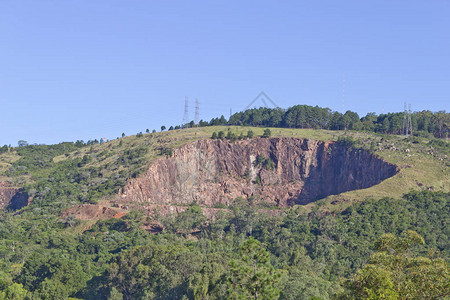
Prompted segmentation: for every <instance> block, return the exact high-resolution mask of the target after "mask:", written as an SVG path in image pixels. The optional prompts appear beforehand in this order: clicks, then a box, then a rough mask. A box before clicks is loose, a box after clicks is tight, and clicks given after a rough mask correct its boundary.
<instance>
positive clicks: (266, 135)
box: [262, 128, 272, 138]
mask: <svg viewBox="0 0 450 300" xmlns="http://www.w3.org/2000/svg"><path fill="white" fill-rule="evenodd" d="M271 135H272V132H271V131H270V129H269V128H267V129H265V130H264V133H263V135H262V137H264V138H267V137H270V136H271Z"/></svg>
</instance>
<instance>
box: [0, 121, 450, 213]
mask: <svg viewBox="0 0 450 300" xmlns="http://www.w3.org/2000/svg"><path fill="white" fill-rule="evenodd" d="M249 130H250V131H253V132H254V134H255V136H261V135H262V134H263V129H262V128H255V127H235V126H229V127H201V128H189V129H183V130H173V131H167V132H159V133H149V134H144V135H142V136H139V135H138V136H130V137H124V138H121V139H118V140H113V141H109V142H107V143H104V144H97V145H90V146H78V147H77V146H75V145H70V144H69V143H63V144H59V145H55V146H28V147H25V148H29V149H21V148H13V150H12V151H10V152H7V153H3V154H1V155H0V162H1V166H2V169H1V173H0V174H1V175H0V176H1V177H0V180H2V181H3V182H9V188H8V189H11V188H19V189H20V188H25V190H26V192H28V194H29V196H30V198H31V199H35V202H36V201H43V202H44V203H45V202H46V201H48V200H49V198H51V196H50V195H46V196H45V197H44V196H42V195H41V194H42V193H41V192H42V191H43V190H45V189H46V188H47V189H48V188H50V189H52V190H53V189H56V190H57V191H55V193H57V195H55V196H54V197H60V198H61V197H64V196H68V195H71V199H70V200H71V201H74V200H75V201H77V200H78V201H79V202H86V201H87V202H89V203H95V202H97V201H99V200H112V199H113V198H114V196H115V195H116V194H117V192H118V190H119V189H120V188H122V187H124V186H125V184H126V183H127V182H129V181H130V180H131V179H132V178H135V177H137V176H139V174H142V173H145V172H146V171H147V169H148V168H149V165H150V164H151V163H152V162H153V161H155V160H157V159H158V158H159V157H165V156H166V155H167V154H169V153H172V152H173V150H174V149H177V148H179V147H181V146H183V145H186V144H189V143H192V142H193V141H196V140H201V139H210V137H211V135H212V133H213V132H220V131H223V132H225V133H226V132H228V131H231V132H232V133H233V134H234V135H235V136H237V137H239V136H241V135H243V136H246V135H247V133H248V131H249ZM272 136H273V137H292V138H296V139H307V140H312V141H322V142H328V141H337V140H338V139H339V137H346V138H347V139H353V141H352V147H354V148H363V149H366V150H368V151H370V153H372V154H374V155H375V156H377V157H380V158H382V159H383V160H384V161H386V162H387V163H390V164H393V165H395V166H397V167H398V171H399V173H398V174H397V175H396V176H394V177H393V178H389V179H388V180H385V181H383V182H381V183H380V184H378V185H375V186H372V187H370V188H365V189H363V190H355V191H349V192H346V193H343V194H340V195H331V196H329V197H327V198H326V199H323V200H320V201H319V202H318V204H319V205H321V206H323V205H324V204H326V205H325V206H326V209H330V210H334V209H338V210H339V209H341V210H342V209H343V208H345V206H346V205H348V203H351V202H352V201H357V200H361V199H366V198H377V197H384V196H391V197H399V196H401V195H403V194H405V193H407V192H409V191H410V190H411V189H419V190H421V189H433V190H437V191H444V192H448V191H449V189H450V187H449V182H450V177H449V173H450V172H449V160H448V154H449V150H448V149H449V147H448V142H445V141H443V140H429V139H425V138H419V137H414V138H409V139H404V138H403V137H401V136H392V135H389V136H386V135H379V134H378V135H376V134H370V133H361V132H352V131H326V130H311V129H281V128H273V129H272ZM69 145H70V146H69ZM52 148H60V149H57V150H55V149H52ZM21 155H22V156H21ZM66 170H67V172H66ZM374 172H375V171H374ZM49 179H50V180H49ZM55 179H56V180H55ZM60 181H67V182H65V183H64V186H61V185H60V184H58V186H54V185H55V183H56V182H60ZM4 185H5V184H4ZM5 189H6V186H5V187H4V188H3V190H5ZM54 197H53V198H51V199H53V200H54ZM74 198H75V199H74ZM314 200H316V199H314ZM50 201H52V200H50ZM308 202H310V201H308ZM41 204H43V203H41ZM58 204H60V205H61V206H62V207H68V206H69V205H68V203H58ZM51 205H52V206H53V207H54V205H55V203H54V202H52V204H51ZM311 205H314V204H311ZM311 205H310V206H311ZM324 208H325V207H324Z"/></svg>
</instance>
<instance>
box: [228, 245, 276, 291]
mask: <svg viewBox="0 0 450 300" xmlns="http://www.w3.org/2000/svg"><path fill="white" fill-rule="evenodd" d="M239 254H240V256H241V258H240V259H232V260H230V273H231V275H230V276H229V278H228V287H229V289H228V295H229V297H230V299H278V298H279V296H280V290H279V288H278V287H277V284H278V280H279V278H280V273H279V272H277V271H275V269H274V268H273V266H272V265H271V263H270V254H269V252H267V251H266V250H265V249H264V248H263V247H262V245H261V243H260V242H259V241H257V240H255V239H254V238H253V237H250V239H248V240H247V241H245V242H244V244H243V245H242V246H241V248H240V250H239Z"/></svg>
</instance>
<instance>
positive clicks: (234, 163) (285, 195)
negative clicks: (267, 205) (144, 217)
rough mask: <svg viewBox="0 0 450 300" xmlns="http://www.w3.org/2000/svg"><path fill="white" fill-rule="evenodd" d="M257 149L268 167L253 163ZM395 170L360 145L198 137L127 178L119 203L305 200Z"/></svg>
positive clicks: (352, 187) (371, 182)
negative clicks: (356, 147) (271, 164)
mask: <svg viewBox="0 0 450 300" xmlns="http://www.w3.org/2000/svg"><path fill="white" fill-rule="evenodd" d="M258 155H262V156H264V157H265V158H266V159H268V158H270V159H271V160H272V162H273V168H271V167H267V164H265V163H261V164H258V165H257V164H256V162H255V160H256V158H257V156H258ZM397 172H398V170H397V167H396V166H395V165H392V164H389V163H387V162H385V161H383V160H381V159H380V158H379V157H377V156H374V155H372V154H370V153H369V152H368V151H366V150H363V149H349V148H346V147H344V146H342V145H339V144H337V143H332V142H323V141H314V140H307V139H295V138H266V139H265V138H256V139H250V140H242V141H236V142H229V141H222V140H200V141H196V142H193V143H191V144H188V145H185V146H183V147H181V148H179V149H176V150H175V151H174V154H173V156H172V157H170V158H160V159H158V160H156V161H155V162H154V163H153V164H152V165H151V166H150V168H149V170H148V171H147V173H146V174H144V175H142V176H140V177H139V178H136V179H134V180H132V181H130V182H129V183H128V184H127V185H126V186H125V187H124V188H123V189H121V191H120V192H119V196H120V198H121V202H123V203H127V202H130V203H136V202H138V203H144V204H152V205H168V206H177V205H186V204H190V203H192V202H197V203H199V204H201V205H205V206H208V207H213V206H214V205H215V204H219V203H221V204H226V205H228V204H230V203H231V201H232V199H235V198H237V197H244V198H248V197H251V196H253V197H256V198H259V199H262V200H264V201H265V202H272V203H274V204H277V205H279V206H287V205H291V204H293V203H296V204H306V203H309V202H312V201H315V200H317V199H320V198H323V197H326V196H328V195H332V194H339V193H342V192H345V191H349V190H355V189H362V188H368V187H370V186H372V185H375V184H378V183H380V182H381V181H382V180H384V179H386V178H389V177H391V176H393V175H395V174H396V173H397Z"/></svg>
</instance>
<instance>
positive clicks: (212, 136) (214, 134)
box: [211, 131, 217, 140]
mask: <svg viewBox="0 0 450 300" xmlns="http://www.w3.org/2000/svg"><path fill="white" fill-rule="evenodd" d="M211 139H213V140H215V139H217V132H215V131H214V132H213V133H212V135H211Z"/></svg>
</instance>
